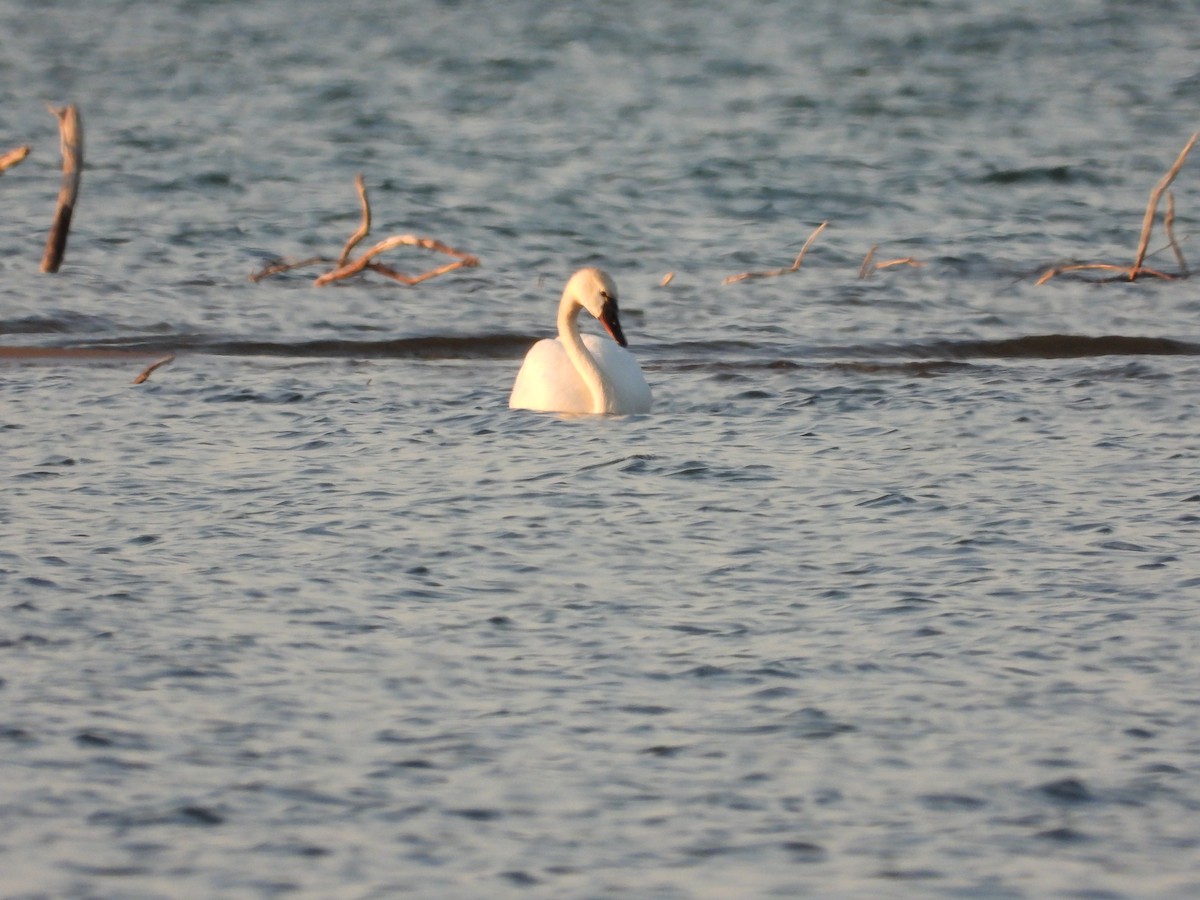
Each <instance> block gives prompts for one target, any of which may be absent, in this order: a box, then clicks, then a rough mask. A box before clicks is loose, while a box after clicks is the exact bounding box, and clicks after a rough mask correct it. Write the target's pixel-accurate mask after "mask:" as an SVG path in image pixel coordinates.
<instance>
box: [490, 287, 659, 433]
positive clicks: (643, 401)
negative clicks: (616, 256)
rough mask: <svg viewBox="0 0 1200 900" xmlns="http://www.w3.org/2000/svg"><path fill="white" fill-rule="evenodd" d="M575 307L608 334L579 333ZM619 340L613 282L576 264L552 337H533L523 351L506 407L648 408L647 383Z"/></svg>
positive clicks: (619, 412)
mask: <svg viewBox="0 0 1200 900" xmlns="http://www.w3.org/2000/svg"><path fill="white" fill-rule="evenodd" d="M581 309H586V310H587V311H588V312H590V313H591V314H592V315H593V316H595V317H596V318H597V319H599V320H600V323H601V324H602V325H603V326H604V328H605V330H606V331H608V333H609V334H610V335H612V338H613V340H612V341H610V340H607V339H605V338H599V337H596V336H595V335H591V334H585V335H583V336H582V337H581V336H580V334H579V323H578V319H579V311H580V310H581ZM613 341H616V343H613ZM618 344H619V345H620V346H617V345H618ZM625 346H626V342H625V334H624V333H623V332H622V331H621V320H620V318H619V317H618V314H617V286H616V284H614V283H613V280H612V279H611V278H609V277H608V275H607V274H606V273H604V272H602V271H600V270H599V269H590V268H589V269H580V270H579V271H578V272H576V273H575V274H574V275H572V276H571V280H570V281H568V282H567V286H566V288H564V289H563V295H562V300H561V301H560V302H559V304H558V338H557V339H555V340H550V339H549V338H547V339H544V340H540V341H538V342H537V343H536V344H534V345H533V347H532V348H531V349H530V350H529V353H527V354H526V355H525V362H524V363H522V364H521V371H520V372H518V373H517V380H516V382H515V383H514V384H513V389H512V394H511V396H509V398H508V405H509V407H510V408H511V409H536V410H541V411H543V412H562V413H612V414H615V415H628V414H630V413H645V412H649V411H650V386H649V385H647V384H646V379H645V378H644V377H643V376H642V370H641V367H640V366H638V363H637V360H636V359H634V357H633V354H631V353H630V352H629V351H628V350H625V349H624V347H625Z"/></svg>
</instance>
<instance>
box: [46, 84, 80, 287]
mask: <svg viewBox="0 0 1200 900" xmlns="http://www.w3.org/2000/svg"><path fill="white" fill-rule="evenodd" d="M50 112H51V113H53V114H54V115H55V116H56V117H57V118H58V130H59V143H60V145H61V147H62V158H63V175H62V185H61V186H60V187H59V190H58V206H57V208H56V209H55V211H54V224H53V225H51V227H50V234H49V235H48V236H47V238H46V252H45V253H44V254H43V255H42V271H43V272H57V271H58V267H59V266H60V265H61V264H62V258H63V254H65V253H66V251H67V233H68V232H69V231H70V229H71V216H72V215H74V212H75V199H76V197H77V196H78V195H79V178H80V174H81V172H82V169H83V121H82V119H80V117H79V109H78V107H76V106H75V104H74V103H72V104H69V105H68V106H64V107H63V108H62V109H56V108H54V107H50Z"/></svg>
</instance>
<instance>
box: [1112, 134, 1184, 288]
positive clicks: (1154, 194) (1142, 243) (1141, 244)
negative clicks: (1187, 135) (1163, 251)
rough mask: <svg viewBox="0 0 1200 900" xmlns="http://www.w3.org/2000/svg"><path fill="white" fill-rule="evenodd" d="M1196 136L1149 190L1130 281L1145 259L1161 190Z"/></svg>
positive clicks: (1130, 272)
mask: <svg viewBox="0 0 1200 900" xmlns="http://www.w3.org/2000/svg"><path fill="white" fill-rule="evenodd" d="M1197 138H1200V131H1198V132H1196V133H1195V134H1193V135H1192V137H1191V139H1190V140H1189V141H1188V142H1187V144H1185V145H1184V148H1183V149H1182V150H1181V151H1179V156H1178V157H1177V158H1176V160H1175V164H1174V165H1173V166H1171V168H1170V169H1168V170H1167V174H1166V175H1164V176H1163V177H1162V178H1160V179H1159V181H1158V184H1156V185H1155V186H1154V190H1152V191H1151V192H1150V200H1149V202H1148V203H1147V204H1146V214H1145V215H1144V216H1143V217H1142V236H1141V238H1140V239H1139V240H1138V250H1137V257H1136V258H1135V259H1134V261H1133V266H1132V267H1131V268H1130V270H1129V280H1130V281H1133V280H1134V279H1135V278H1137V277H1138V274H1139V273H1140V271H1141V268H1142V263H1143V262H1144V261H1145V259H1146V246H1147V245H1148V244H1149V243H1150V231H1151V229H1153V227H1154V215H1155V213H1157V212H1158V201H1159V199H1160V198H1161V197H1162V195H1163V191H1165V190H1166V189H1167V188H1169V187H1170V186H1171V182H1172V181H1174V180H1175V176H1176V175H1178V174H1179V170H1180V169H1182V168H1183V163H1184V160H1186V159H1187V155H1188V154H1189V153H1191V152H1192V148H1193V147H1194V146H1196V139H1197Z"/></svg>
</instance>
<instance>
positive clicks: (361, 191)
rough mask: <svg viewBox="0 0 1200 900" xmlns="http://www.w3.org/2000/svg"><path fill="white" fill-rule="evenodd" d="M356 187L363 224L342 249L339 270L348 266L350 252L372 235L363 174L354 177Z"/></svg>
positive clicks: (369, 206) (369, 204)
mask: <svg viewBox="0 0 1200 900" xmlns="http://www.w3.org/2000/svg"><path fill="white" fill-rule="evenodd" d="M354 187H355V189H356V190H357V191H358V202H359V203H360V204H361V205H362V224H361V225H359V226H358V231H356V232H354V234H352V235H350V239H349V240H347V241H346V246H344V247H343V248H342V253H341V255H340V256H339V257H338V259H337V264H338V267H339V268H340V267H342V266H344V265H345V264H346V260H348V259H349V258H350V251H351V250H353V249H354V248H355V247H357V246H358V244H359V241H361V240H362V239H363V238H365V237H366V236H367V235H368V234H370V233H371V202H370V201H369V200H368V199H367V186H366V184H364V183H363V177H362V174H361V173H360V174H358V175H355V176H354Z"/></svg>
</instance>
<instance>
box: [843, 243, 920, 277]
mask: <svg viewBox="0 0 1200 900" xmlns="http://www.w3.org/2000/svg"><path fill="white" fill-rule="evenodd" d="M878 249H879V245H878V244H874V245H872V247H871V249H870V250H868V251H867V255H866V256H864V257H863V261H862V265H861V266H859V267H858V277H859V278H870V277H871V275H873V274H874V273H875V272H878V271H879V270H880V269H891V268H893V267H895V266H911V267H912V268H914V269H919V268H921V267H922V266H923V265H925V263H923V262H921V260H919V259H914V258H913V257H911V256H904V257H900V258H899V259H885V260H884V261H883V262H874V259H875V251H876V250H878Z"/></svg>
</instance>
